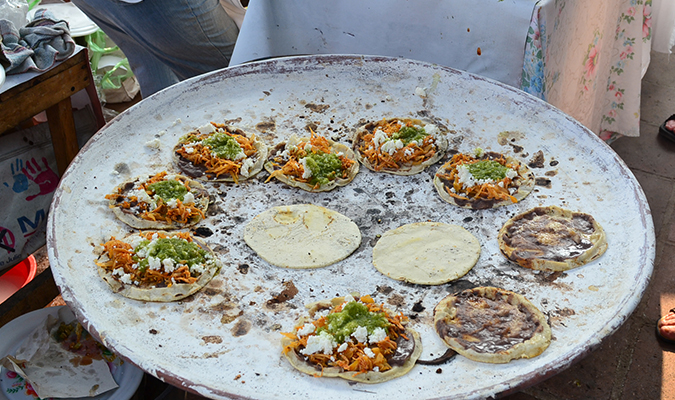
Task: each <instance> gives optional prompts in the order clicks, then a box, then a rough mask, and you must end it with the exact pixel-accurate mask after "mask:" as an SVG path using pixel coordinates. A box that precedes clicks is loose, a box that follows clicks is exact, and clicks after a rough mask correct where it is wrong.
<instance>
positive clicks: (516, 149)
mask: <svg viewBox="0 0 675 400" xmlns="http://www.w3.org/2000/svg"><path fill="white" fill-rule="evenodd" d="M509 144H510V145H511V147H513V152H514V153H520V152H521V151H523V146H518V145H517V144H512V143H509Z"/></svg>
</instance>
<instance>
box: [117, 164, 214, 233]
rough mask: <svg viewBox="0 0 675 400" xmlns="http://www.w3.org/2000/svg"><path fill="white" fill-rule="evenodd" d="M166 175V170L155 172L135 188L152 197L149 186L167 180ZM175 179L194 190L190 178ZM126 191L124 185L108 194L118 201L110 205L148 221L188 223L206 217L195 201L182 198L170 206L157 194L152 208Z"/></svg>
mask: <svg viewBox="0 0 675 400" xmlns="http://www.w3.org/2000/svg"><path fill="white" fill-rule="evenodd" d="M166 175H167V173H166V171H164V172H160V173H158V174H155V175H154V176H152V177H150V179H148V180H147V181H145V182H138V183H137V185H135V186H134V189H135V190H144V191H145V192H146V193H147V194H148V196H150V197H152V196H153V195H154V194H155V193H154V192H153V191H152V190H151V189H149V188H148V186H150V185H152V184H153V183H156V182H161V181H164V180H166ZM174 179H175V180H176V181H178V182H180V183H182V184H183V186H185V188H186V189H187V190H188V192H193V191H192V188H190V185H189V180H188V178H186V177H183V176H176V177H175V178H174ZM126 192H127V190H125V188H124V185H122V186H120V187H119V188H118V189H117V192H116V193H113V194H109V195H106V196H105V198H106V199H108V200H115V201H116V204H114V205H111V206H110V207H111V208H112V207H121V208H123V209H125V210H129V211H131V212H133V213H134V214H136V216H138V217H140V218H142V219H144V220H147V221H162V222H167V223H171V222H178V223H181V224H186V223H188V222H190V221H194V220H196V219H203V218H205V216H204V212H203V211H202V210H200V209H199V208H198V207H197V205H196V204H195V203H187V204H185V203H183V202H182V201H180V199H176V205H175V206H174V207H169V206H168V205H167V204H166V202H165V201H164V200H163V199H161V198H160V197H159V196H157V197H155V198H154V199H155V200H156V206H155V207H154V208H152V207H151V204H150V203H148V202H146V201H140V200H139V199H138V197H137V196H133V195H129V194H127V193H126ZM193 193H195V192H193ZM195 197H196V196H195ZM132 208H133V210H132Z"/></svg>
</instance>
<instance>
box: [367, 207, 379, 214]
mask: <svg viewBox="0 0 675 400" xmlns="http://www.w3.org/2000/svg"><path fill="white" fill-rule="evenodd" d="M381 213H382V210H378V209H377V208H369V209H368V210H366V214H370V215H373V214H381Z"/></svg>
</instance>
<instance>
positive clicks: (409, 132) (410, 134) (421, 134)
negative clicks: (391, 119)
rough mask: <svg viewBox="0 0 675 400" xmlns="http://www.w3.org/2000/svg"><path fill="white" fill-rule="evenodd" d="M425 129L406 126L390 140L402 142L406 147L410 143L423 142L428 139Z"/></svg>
mask: <svg viewBox="0 0 675 400" xmlns="http://www.w3.org/2000/svg"><path fill="white" fill-rule="evenodd" d="M427 136H428V135H427V133H426V132H425V131H424V128H423V127H419V128H418V127H414V126H404V127H403V128H401V129H400V130H399V131H398V132H394V133H393V134H392V135H391V137H390V139H389V140H400V141H401V142H403V144H404V145H407V144H408V143H410V142H413V141H415V142H421V141H422V140H424V138H425V137H427Z"/></svg>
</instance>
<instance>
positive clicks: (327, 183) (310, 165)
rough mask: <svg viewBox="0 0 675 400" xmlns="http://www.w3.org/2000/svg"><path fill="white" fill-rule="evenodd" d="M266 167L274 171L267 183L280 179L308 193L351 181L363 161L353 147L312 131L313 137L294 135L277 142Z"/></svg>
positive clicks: (326, 189) (322, 190) (270, 171)
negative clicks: (359, 160) (358, 157)
mask: <svg viewBox="0 0 675 400" xmlns="http://www.w3.org/2000/svg"><path fill="white" fill-rule="evenodd" d="M310 131H311V130H310ZM265 169H266V170H267V171H268V172H269V173H270V176H269V178H267V182H268V181H269V180H270V179H272V178H276V179H278V180H279V181H281V182H283V183H285V184H287V185H289V186H293V187H297V188H300V189H303V190H307V191H308V192H325V191H328V190H331V189H334V188H336V187H338V186H344V185H346V184H348V183H349V182H351V181H352V180H353V179H354V177H355V176H356V174H357V173H358V172H359V163H358V161H356V156H355V155H354V152H353V151H352V150H351V149H350V148H349V147H347V146H345V145H344V144H341V143H336V142H334V141H332V140H330V139H326V138H325V137H323V136H320V135H317V134H316V133H314V132H313V131H311V135H310V136H309V137H301V138H299V137H297V136H296V135H291V137H290V138H289V139H288V140H287V141H286V142H282V143H279V144H278V145H276V146H275V147H274V148H273V149H272V150H271V151H270V155H269V157H268V159H267V162H266V163H265Z"/></svg>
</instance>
